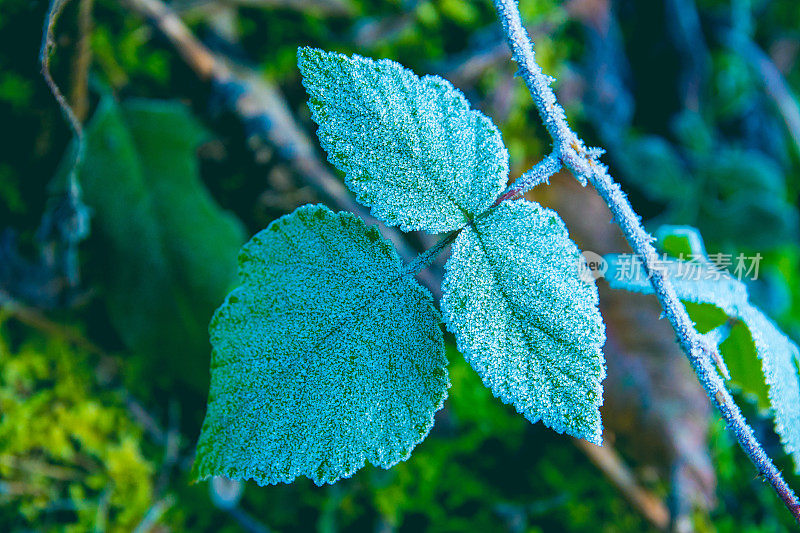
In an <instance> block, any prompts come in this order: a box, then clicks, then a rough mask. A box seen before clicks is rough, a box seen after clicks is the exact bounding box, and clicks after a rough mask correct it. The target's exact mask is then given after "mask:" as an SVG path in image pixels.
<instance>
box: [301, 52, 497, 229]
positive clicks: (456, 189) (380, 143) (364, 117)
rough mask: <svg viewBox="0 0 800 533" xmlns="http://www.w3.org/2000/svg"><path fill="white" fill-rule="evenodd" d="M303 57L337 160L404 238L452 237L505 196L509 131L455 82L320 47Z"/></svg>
mask: <svg viewBox="0 0 800 533" xmlns="http://www.w3.org/2000/svg"><path fill="white" fill-rule="evenodd" d="M297 56H298V65H299V66H300V71H301V72H302V74H303V84H304V85H305V87H306V89H307V90H308V93H309V95H310V97H311V98H310V100H309V104H308V105H309V107H310V108H311V111H312V116H313V118H314V120H315V121H316V122H317V124H319V130H318V131H317V134H318V135H319V139H320V143H321V144H322V147H323V148H325V150H326V151H327V152H328V160H329V161H330V162H331V163H332V164H333V165H334V166H335V167H336V168H338V169H339V170H341V171H342V172H344V173H345V175H346V176H345V179H346V182H347V185H348V186H349V187H350V189H352V190H353V192H355V193H356V197H357V199H358V201H359V202H361V203H362V204H364V205H366V206H369V207H371V208H372V212H373V214H374V215H375V216H376V217H378V218H380V219H381V220H383V221H384V222H386V223H387V224H389V225H392V226H395V225H400V227H401V229H403V230H404V231H410V230H416V229H424V230H426V231H428V232H431V233H438V232H444V231H449V230H453V229H456V228H460V227H462V226H464V225H465V224H466V223H467V222H468V221H469V220H470V219H471V218H472V217H473V216H475V215H478V214H480V213H482V212H484V211H485V210H486V209H487V208H488V207H489V206H490V205H492V203H493V202H494V200H495V198H497V196H498V195H499V194H500V193H501V192H502V191H503V189H504V187H505V183H506V178H507V176H508V151H507V150H506V148H505V146H504V145H503V141H502V139H501V138H500V132H499V131H498V130H497V128H496V127H495V125H494V124H493V123H492V121H491V120H489V119H488V118H487V117H486V116H484V115H483V114H482V113H480V112H478V111H474V110H472V109H470V107H469V103H468V102H467V100H466V98H464V95H463V94H461V92H459V91H458V90H456V89H455V88H453V86H452V85H451V84H450V83H449V82H448V81H446V80H443V79H442V78H439V77H437V76H424V77H422V78H419V77H417V76H416V75H415V74H414V73H413V72H411V71H410V70H408V69H407V68H405V67H403V66H402V65H400V64H398V63H395V62H394V61H390V60H388V59H381V60H378V61H375V60H372V59H368V58H364V57H361V56H357V55H354V56H352V57H347V56H345V55H342V54H337V53H332V52H324V51H322V50H318V49H315V48H300V50H299V51H298V54H297Z"/></svg>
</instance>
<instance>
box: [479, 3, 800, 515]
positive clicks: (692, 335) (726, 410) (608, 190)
mask: <svg viewBox="0 0 800 533" xmlns="http://www.w3.org/2000/svg"><path fill="white" fill-rule="evenodd" d="M494 4H495V8H496V9H497V13H498V15H499V17H500V21H501V23H502V25H503V29H504V30H505V33H506V36H507V38H508V43H509V46H510V47H511V51H512V54H513V58H514V60H515V61H516V62H517V63H518V65H519V75H520V76H521V77H522V79H523V80H524V81H525V84H526V85H527V86H528V89H529V91H530V93H531V96H532V97H533V100H534V102H535V104H536V107H537V109H538V111H539V115H540V116H541V117H542V120H543V122H544V124H545V127H546V128H547V131H548V132H549V133H550V136H551V137H552V139H553V143H554V151H555V152H556V153H558V154H559V155H560V156H561V159H562V161H563V162H564V165H565V166H566V167H567V168H569V169H570V170H571V171H572V173H573V174H574V175H575V177H576V178H577V179H578V180H579V181H581V182H582V183H584V184H585V183H587V182H590V183H591V184H592V185H593V186H594V187H595V189H596V190H597V192H598V193H599V194H600V196H601V197H602V198H603V200H604V201H605V202H606V204H607V205H608V207H609V208H610V210H611V212H612V213H613V215H614V219H615V221H616V222H617V224H618V225H619V227H620V229H621V230H622V233H623V235H624V236H625V239H626V240H627V241H628V243H629V244H630V246H631V248H633V250H634V252H636V253H637V254H638V255H639V256H640V257H641V260H642V263H643V265H644V268H645V271H646V272H647V274H648V275H649V279H650V282H651V283H652V286H653V290H654V291H655V294H656V296H657V297H658V299H659V301H660V303H661V306H662V307H663V309H664V316H666V318H667V319H668V320H669V322H670V324H671V325H672V327H673V329H674V330H675V333H676V335H677V337H678V342H679V343H680V346H681V348H682V349H683V351H684V352H685V353H686V356H687V357H688V359H689V362H690V363H691V365H692V368H693V369H694V371H695V373H696V374H697V377H698V379H699V380H700V383H701V384H702V386H703V388H704V389H705V391H706V394H707V395H708V397H709V399H710V400H711V401H712V402H713V403H714V405H716V406H717V408H718V409H719V411H720V413H721V414H722V417H723V419H724V420H725V423H726V424H727V425H728V428H729V429H730V430H731V431H733V433H734V434H735V435H736V438H737V440H738V441H739V444H740V446H741V447H742V449H743V450H744V451H745V453H747V455H748V456H749V457H750V459H751V460H752V461H753V464H755V466H756V468H757V469H758V470H759V472H761V474H762V475H763V476H764V477H765V478H766V479H767V481H769V483H770V484H771V485H772V487H773V488H774V489H775V491H776V492H777V493H778V496H779V497H780V498H781V500H783V502H784V504H785V505H786V507H787V508H788V509H789V511H790V512H791V513H792V515H793V516H794V518H795V520H796V521H797V522H798V523H800V502H799V501H798V499H797V496H796V495H795V494H794V492H793V491H792V489H791V488H790V487H789V486H788V485H787V484H786V481H784V479H783V476H782V475H781V473H780V471H779V470H778V469H777V467H776V466H775V464H774V463H773V462H772V460H771V459H770V458H769V456H767V454H766V452H765V451H764V449H763V447H762V446H761V444H760V443H759V442H758V440H757V439H756V437H755V435H754V433H753V430H752V428H750V426H749V425H748V424H747V422H746V421H745V419H744V417H743V416H742V412H741V410H740V409H739V407H738V406H737V405H736V404H735V403H734V400H733V397H732V396H731V395H730V393H729V392H728V390H727V389H726V388H725V384H724V382H723V380H722V378H721V377H720V376H719V374H718V373H717V370H716V368H715V367H714V361H715V360H716V359H717V357H718V355H717V351H718V350H717V348H716V347H715V346H713V345H711V344H710V343H709V342H708V340H707V339H705V338H703V336H702V335H701V334H700V333H698V331H697V330H696V329H695V328H694V323H693V322H692V320H691V319H690V318H689V315H688V313H687V312H686V308H685V307H684V305H683V304H682V303H681V301H680V299H679V298H678V296H677V294H676V292H675V288H674V287H673V286H672V283H671V282H670V280H669V279H668V278H667V277H665V276H664V275H663V273H662V271H661V270H660V269H659V268H658V264H659V263H658V261H659V256H658V254H657V252H656V250H655V248H654V247H653V244H652V243H653V240H654V239H653V237H652V236H651V235H650V234H648V233H647V232H646V231H645V230H644V227H643V226H642V224H641V221H640V218H639V216H638V215H637V214H636V213H635V212H634V210H633V208H632V207H631V204H630V202H629V201H628V199H627V197H626V196H625V193H623V192H622V190H621V189H620V187H619V185H618V184H617V183H615V182H614V180H613V179H612V177H611V176H610V175H609V173H608V169H607V167H606V166H605V165H604V164H602V163H600V162H599V161H598V157H599V155H600V154H601V153H602V151H600V150H596V149H588V148H587V147H586V146H585V145H584V143H583V141H582V140H581V139H580V138H579V137H578V136H577V135H576V134H575V132H573V131H572V129H571V128H570V126H569V124H568V122H567V118H566V114H565V113H564V109H563V108H562V107H561V106H560V105H559V103H558V102H557V100H556V96H555V93H554V92H553V90H552V89H551V88H550V83H551V82H552V81H553V79H552V78H550V77H549V76H546V75H545V74H544V73H543V72H542V69H541V68H540V67H539V65H538V64H537V63H536V61H535V59H534V53H533V45H532V43H531V41H530V38H529V37H528V34H527V32H526V31H525V28H524V27H523V26H522V20H521V18H520V14H519V9H518V6H517V3H516V0H494Z"/></svg>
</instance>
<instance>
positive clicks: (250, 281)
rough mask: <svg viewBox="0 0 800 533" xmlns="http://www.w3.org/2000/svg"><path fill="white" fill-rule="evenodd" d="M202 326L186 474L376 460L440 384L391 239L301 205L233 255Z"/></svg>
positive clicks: (439, 392)
mask: <svg viewBox="0 0 800 533" xmlns="http://www.w3.org/2000/svg"><path fill="white" fill-rule="evenodd" d="M239 264H240V268H239V277H240V282H241V285H240V286H239V287H238V288H236V289H234V290H233V291H232V292H231V293H230V294H229V295H228V298H227V299H226V301H225V303H224V304H223V305H222V306H221V307H220V308H219V309H218V310H217V312H216V313H215V315H214V318H213V319H212V321H211V325H210V334H211V343H212V345H213V346H214V350H213V357H212V363H211V392H210V394H209V400H208V412H207V414H206V419H205V422H204V423H203V430H202V434H201V436H200V441H199V443H198V446H197V458H196V460H195V465H194V476H195V477H196V478H197V479H201V480H202V479H206V478H208V477H211V476H224V477H227V478H230V479H254V480H255V481H256V482H258V483H259V484H262V485H263V484H267V483H271V484H274V483H278V482H286V483H289V482H291V481H292V480H294V479H295V477H297V476H300V475H304V476H307V477H309V478H311V479H312V480H314V482H315V483H317V484H320V485H321V484H323V483H332V482H334V481H336V480H337V479H339V478H342V477H347V476H350V475H352V474H353V473H354V472H355V471H356V470H358V469H359V468H361V467H362V466H363V465H364V464H365V461H369V462H370V463H372V464H374V465H376V466H382V467H386V468H388V467H389V466H391V465H393V464H395V463H397V462H398V461H401V460H403V459H406V458H408V456H409V454H410V452H411V449H412V448H414V446H416V444H418V443H419V442H420V441H422V439H423V438H425V436H426V435H427V433H428V431H429V430H430V428H431V426H432V424H433V414H434V412H435V411H436V410H438V409H439V408H440V407H441V406H442V403H443V401H444V399H445V397H446V395H447V387H448V379H447V369H446V363H447V361H446V358H445V356H444V343H443V338H442V331H441V328H440V316H439V313H438V312H437V311H436V309H435V308H434V307H433V301H432V298H431V295H430V293H428V291H427V290H425V289H424V288H422V287H421V286H420V285H419V284H418V283H417V282H416V281H415V280H414V279H413V277H411V276H410V275H407V274H406V273H405V272H404V271H403V270H402V264H401V262H400V259H399V258H398V256H397V253H396V252H395V250H394V248H393V247H392V245H391V243H389V242H388V241H387V240H385V239H383V238H382V237H381V235H380V233H379V232H378V230H377V228H374V227H367V226H366V224H365V223H364V221H363V220H361V219H360V218H358V217H356V216H355V215H352V214H349V213H338V214H335V213H333V212H331V211H330V210H329V209H327V208H326V207H324V206H320V205H316V206H305V207H301V208H299V209H297V210H296V211H295V212H294V213H292V214H291V215H287V216H285V217H283V218H281V219H279V220H276V221H274V222H273V223H271V224H270V225H269V226H268V227H267V228H266V229H265V230H263V231H261V232H260V233H258V234H257V235H255V236H254V237H253V238H252V239H251V240H250V242H248V243H247V244H246V245H245V246H244V247H243V248H242V251H241V253H240V255H239Z"/></svg>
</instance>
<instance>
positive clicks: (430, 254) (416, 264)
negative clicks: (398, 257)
mask: <svg viewBox="0 0 800 533" xmlns="http://www.w3.org/2000/svg"><path fill="white" fill-rule="evenodd" d="M462 229H463V228H462ZM459 233H461V229H457V230H455V231H451V232H450V233H448V234H447V235H445V236H444V237H442V238H441V239H439V240H438V241H437V242H436V244H434V245H433V246H431V247H430V248H428V249H427V250H425V251H424V252H422V253H421V254H419V255H418V256H417V257H416V259H414V260H413V261H412V262H410V263H409V264H408V265H406V266H405V268H403V275H404V276H413V275H415V274H416V273H417V272H419V271H420V270H423V269H425V268H428V267H429V266H431V265H432V264H433V260H434V259H436V256H437V255H439V254H440V253H441V252H442V250H444V249H445V248H446V247H447V245H448V244H450V243H451V242H453V241H454V240H456V237H458V234H459Z"/></svg>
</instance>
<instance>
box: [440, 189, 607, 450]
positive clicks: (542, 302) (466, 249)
mask: <svg viewBox="0 0 800 533" xmlns="http://www.w3.org/2000/svg"><path fill="white" fill-rule="evenodd" d="M581 264H582V263H581V256H580V253H579V252H578V249H577V247H576V246H575V243H573V242H572V240H570V238H569V236H568V234H567V229H566V227H565V226H564V223H563V222H562V221H561V218H560V217H559V216H558V215H557V214H556V213H555V212H554V211H551V210H549V209H544V208H542V207H541V206H539V205H538V204H535V203H531V202H527V201H524V200H521V201H514V202H504V203H502V204H500V206H498V207H497V208H496V209H495V210H493V211H491V212H490V213H488V214H487V215H486V216H484V217H481V218H479V219H478V220H476V221H475V224H474V226H472V227H470V228H468V229H465V230H464V231H463V232H462V233H461V234H460V235H459V236H458V238H457V239H456V242H455V244H454V245H453V256H452V257H451V258H450V260H449V261H448V262H447V271H446V274H445V279H444V282H443V285H442V290H443V292H444V297H443V299H442V311H443V314H444V317H445V321H446V323H447V326H448V329H450V331H452V332H453V333H454V334H455V336H456V341H457V342H458V349H459V350H460V351H461V352H462V353H463V354H464V356H465V357H466V359H467V361H469V363H470V364H471V365H472V367H473V368H474V369H475V370H476V371H477V372H478V374H480V375H481V378H482V379H483V382H484V384H486V386H487V387H489V388H490V389H491V390H492V392H493V393H494V394H495V396H498V397H499V398H500V399H502V400H503V401H504V402H506V403H510V404H513V405H514V406H515V407H516V408H517V410H518V411H519V412H520V413H522V414H523V415H525V417H526V418H528V420H530V421H531V422H538V421H539V420H541V421H542V422H543V423H544V424H545V425H546V426H548V427H551V428H553V429H554V430H556V431H558V432H559V433H563V432H566V433H568V434H570V435H573V436H575V437H580V438H585V439H586V440H588V441H590V442H594V443H596V444H600V443H601V441H602V432H603V428H602V422H601V420H600V410H599V407H600V405H602V403H603V387H602V384H601V382H602V380H603V378H604V377H605V360H604V358H603V354H602V351H601V349H602V346H603V343H604V342H605V331H604V326H603V320H602V317H601V316H600V312H599V310H598V308H597V303H598V296H597V287H596V286H595V284H594V280H591V279H590V280H589V281H588V282H587V281H584V280H582V279H581V278H580V277H579V273H580V270H579V267H580V265H581Z"/></svg>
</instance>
